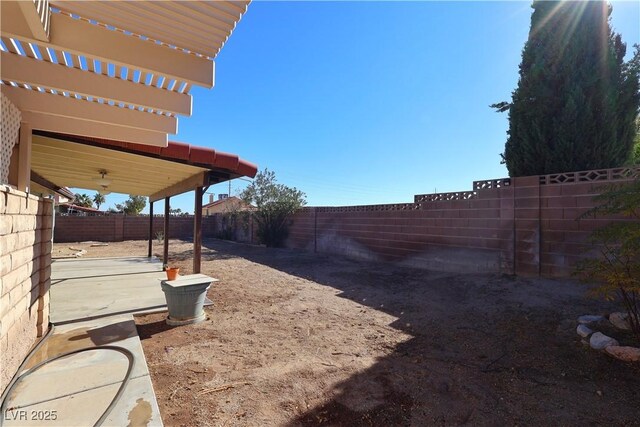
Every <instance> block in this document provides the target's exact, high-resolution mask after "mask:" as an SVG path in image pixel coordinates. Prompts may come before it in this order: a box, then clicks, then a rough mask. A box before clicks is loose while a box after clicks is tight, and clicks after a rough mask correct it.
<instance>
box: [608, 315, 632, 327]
mask: <svg viewBox="0 0 640 427" xmlns="http://www.w3.org/2000/svg"><path fill="white" fill-rule="evenodd" d="M609 322H611V323H612V324H613V326H615V327H616V328H618V329H622V330H625V331H628V330H630V329H631V325H629V314H627V313H621V312H616V313H611V314H610V315H609Z"/></svg>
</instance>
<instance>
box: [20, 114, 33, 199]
mask: <svg viewBox="0 0 640 427" xmlns="http://www.w3.org/2000/svg"><path fill="white" fill-rule="evenodd" d="M31 137H32V132H31V125H30V124H29V123H25V122H22V123H20V142H19V144H18V156H19V157H18V182H17V184H18V185H17V187H18V190H20V191H25V192H28V191H29V186H30V181H31Z"/></svg>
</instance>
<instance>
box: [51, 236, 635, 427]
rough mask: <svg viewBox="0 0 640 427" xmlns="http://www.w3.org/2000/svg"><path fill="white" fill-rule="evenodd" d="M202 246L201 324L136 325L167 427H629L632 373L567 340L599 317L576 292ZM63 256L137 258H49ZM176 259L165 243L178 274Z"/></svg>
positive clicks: (99, 252) (60, 247)
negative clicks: (205, 304) (205, 290)
mask: <svg viewBox="0 0 640 427" xmlns="http://www.w3.org/2000/svg"><path fill="white" fill-rule="evenodd" d="M154 243H155V244H156V247H155V248H154V249H155V250H154V252H158V251H159V250H160V246H159V245H158V244H157V243H156V242H154ZM205 246H206V248H205V249H203V266H202V267H203V268H202V270H203V273H206V274H209V275H211V276H213V277H216V278H219V279H220V283H218V284H217V285H215V286H214V287H212V289H211V290H210V291H209V298H211V299H212V300H213V301H214V304H215V305H214V306H213V307H210V308H208V309H207V313H208V316H209V318H208V320H207V321H205V322H203V323H201V324H198V325H192V326H183V327H175V328H170V327H168V326H166V324H165V323H164V318H165V315H164V314H155V315H148V316H142V317H139V318H138V319H137V323H138V331H139V333H140V336H141V338H142V344H143V347H144V351H145V355H146V357H147V362H148V365H149V369H150V371H151V376H152V379H153V383H154V389H155V392H156V394H157V397H158V401H159V404H160V409H161V412H162V417H163V420H164V422H165V424H166V425H167V426H208V425H211V426H233V425H236V426H245V425H249V426H266V425H278V426H297V425H336V426H357V425H377V426H392V425H414V426H422V425H474V426H475V425H595V424H599V425H602V424H606V425H640V403H639V402H640V368H639V367H637V366H631V365H627V364H623V363H621V362H618V361H616V360H613V359H610V358H608V357H607V356H604V355H602V354H599V353H596V352H594V351H592V350H590V349H588V348H586V347H585V346H584V345H583V344H582V343H581V342H580V339H579V338H578V336H577V335H576V333H575V327H576V322H575V319H576V317H577V316H579V315H581V314H585V313H603V312H606V311H607V310H610V309H611V308H612V307H610V306H607V305H606V304H604V303H602V302H599V301H595V300H590V299H588V298H586V297H585V296H584V293H585V287H584V285H580V284H576V283H575V282H573V281H570V280H541V279H523V278H512V277H506V276H499V275H462V274H451V273H438V272H431V271H423V270H415V269H408V268H398V267H394V266H393V265H380V264H371V263H364V262H354V261H346V260H343V259H338V258H332V257H324V256H314V255H312V254H304V253H299V252H294V251H289V250H274V249H266V248H262V247H252V246H246V245H240V244H234V243H227V242H221V241H216V240H211V241H206V242H205ZM68 247H73V248H79V249H83V248H85V249H87V251H88V252H87V254H85V255H84V256H122V255H145V254H146V242H122V243H111V244H109V246H106V247H91V246H90V245H89V244H56V245H55V247H54V252H55V253H56V254H57V255H59V256H61V255H65V254H66V255H68V254H69V253H72V252H74V251H72V250H69V249H65V248H68ZM191 247H192V246H191V243H188V242H180V241H172V242H171V254H172V255H171V259H172V261H171V264H175V265H177V266H179V267H181V273H185V274H186V273H189V272H190V270H191Z"/></svg>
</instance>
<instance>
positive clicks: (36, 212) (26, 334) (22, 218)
mask: <svg viewBox="0 0 640 427" xmlns="http://www.w3.org/2000/svg"><path fill="white" fill-rule="evenodd" d="M52 211H53V208H52V202H51V201H50V200H46V199H41V198H39V197H35V196H31V195H27V194H25V193H23V192H20V191H16V190H13V189H11V188H10V187H8V186H4V185H0V366H1V367H2V369H1V370H0V371H1V373H0V392H2V391H4V389H5V387H6V386H7V384H8V382H9V381H10V380H11V378H12V377H13V375H14V374H15V373H16V370H17V369H18V366H19V365H20V363H22V360H23V359H24V357H25V356H26V355H27V353H28V352H29V349H30V348H31V346H32V345H33V344H34V342H35V341H36V339H37V338H38V337H40V336H42V334H43V333H44V332H45V331H46V330H47V328H48V325H49V287H50V283H51V279H50V278H51V232H52V230H51V228H52V221H53V217H52Z"/></svg>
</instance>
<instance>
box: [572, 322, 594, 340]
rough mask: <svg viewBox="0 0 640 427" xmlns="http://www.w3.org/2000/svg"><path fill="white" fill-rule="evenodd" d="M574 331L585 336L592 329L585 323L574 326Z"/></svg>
mask: <svg viewBox="0 0 640 427" xmlns="http://www.w3.org/2000/svg"><path fill="white" fill-rule="evenodd" d="M576 332H577V333H578V335H580V336H581V337H582V338H587V337H588V336H589V335H591V334H592V333H593V331H592V330H591V329H590V328H589V327H588V326H587V325H578V327H577V328H576Z"/></svg>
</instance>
